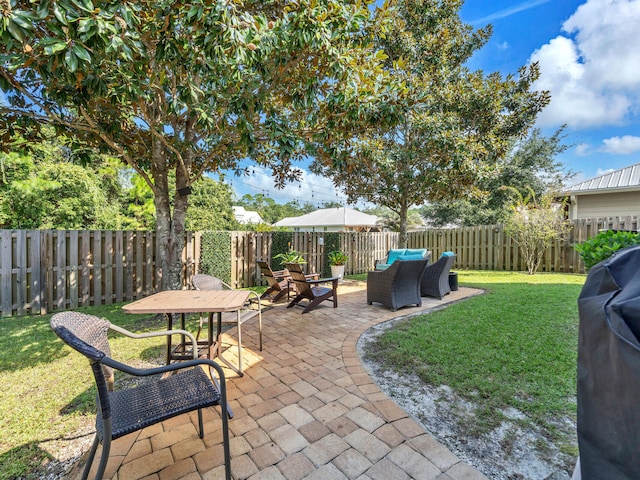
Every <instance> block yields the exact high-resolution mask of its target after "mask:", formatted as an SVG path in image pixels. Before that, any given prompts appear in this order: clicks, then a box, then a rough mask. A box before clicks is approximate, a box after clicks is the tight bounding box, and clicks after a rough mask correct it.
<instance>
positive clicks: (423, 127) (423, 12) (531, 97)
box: [315, 0, 548, 246]
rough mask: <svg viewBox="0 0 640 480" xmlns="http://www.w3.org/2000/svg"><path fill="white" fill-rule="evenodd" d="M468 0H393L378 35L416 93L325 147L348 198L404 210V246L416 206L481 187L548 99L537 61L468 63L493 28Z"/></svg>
mask: <svg viewBox="0 0 640 480" xmlns="http://www.w3.org/2000/svg"><path fill="white" fill-rule="evenodd" d="M461 4H462V1H461V0H439V1H425V0H398V2H397V3H396V4H395V6H394V8H392V9H391V12H392V19H393V22H392V30H391V31H387V32H386V33H385V34H381V35H378V36H377V37H376V43H377V46H378V48H379V49H380V51H381V52H383V53H384V56H385V57H386V60H385V65H384V68H385V70H386V71H387V72H388V73H389V74H391V75H393V77H394V78H396V79H398V80H401V81H402V82H403V85H404V87H405V89H406V90H405V92H406V94H407V95H408V97H409V98H410V99H411V101H410V102H408V103H407V108H406V111H405V112H404V115H403V116H399V117H395V118H396V119H397V122H395V123H394V124H393V125H392V126H389V124H379V125H378V127H377V128H374V129H372V130H370V131H368V132H367V133H366V134H364V135H359V136H356V137H355V138H354V140H353V142H352V143H351V145H349V146H348V148H343V149H341V150H338V149H330V150H327V149H326V148H324V146H320V147H319V148H318V153H317V155H318V158H319V159H320V160H321V161H320V162H319V163H318V165H316V168H315V170H316V171H317V172H323V173H325V174H329V175H331V176H333V179H334V182H335V184H336V185H337V186H340V187H342V188H343V189H344V191H345V193H347V194H348V195H349V197H350V198H351V200H356V199H364V200H366V201H369V202H373V203H375V204H377V205H382V206H385V207H387V208H389V209H391V210H392V211H394V212H395V213H397V214H398V215H399V218H400V239H399V242H400V245H401V246H406V242H407V235H406V231H407V228H406V223H407V222H406V220H407V212H408V211H409V208H410V207H411V206H413V205H422V204H423V203H425V202H427V201H436V200H439V201H446V200H447V199H455V198H458V197H460V196H462V195H464V194H467V193H468V192H470V191H473V190H474V189H476V188H477V187H476V182H477V181H478V179H481V178H485V177H487V176H489V175H491V174H492V170H493V168H492V166H493V165H494V164H495V162H496V161H497V160H498V159H499V158H501V157H502V156H503V155H504V154H505V153H506V152H507V151H508V147H509V146H510V145H511V142H512V139H513V138H514V137H518V136H521V135H524V134H526V132H527V129H528V128H529V127H530V126H531V125H532V124H533V122H534V121H535V117H536V114H537V113H538V112H539V111H540V110H541V109H542V108H543V106H544V105H546V103H547V102H548V95H547V93H545V92H535V91H532V90H531V86H532V83H533V82H534V81H535V80H536V78H537V77H538V68H537V66H536V65H531V66H529V67H523V68H522V69H520V71H519V73H518V75H516V76H512V75H509V76H506V77H504V78H503V77H502V76H501V75H500V74H499V73H491V74H488V75H486V74H484V73H483V72H482V71H470V70H468V69H467V68H466V67H465V63H466V62H467V60H468V59H469V58H470V57H471V55H472V54H473V53H474V52H475V51H477V50H478V49H479V48H481V47H482V46H483V45H484V44H485V43H486V42H487V40H488V38H489V37H490V34H491V29H490V28H489V27H487V28H483V29H479V30H474V29H473V28H471V27H470V26H468V25H465V24H464V23H462V22H461V20H460V18H459V10H460V7H461ZM384 21H388V18H385V19H384ZM381 31H384V30H381ZM327 157H330V158H332V159H333V163H329V162H328V161H327V160H326V158H327Z"/></svg>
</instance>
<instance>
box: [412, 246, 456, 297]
mask: <svg viewBox="0 0 640 480" xmlns="http://www.w3.org/2000/svg"><path fill="white" fill-rule="evenodd" d="M455 261H456V256H455V255H449V256H444V255H443V256H442V257H440V259H439V260H438V261H437V262H435V263H432V264H431V265H429V266H427V268H426V269H425V271H424V275H423V276H422V284H421V287H420V294H421V295H422V296H423V297H436V298H439V299H442V297H444V296H445V295H446V294H448V293H449V292H451V286H450V285H449V272H450V271H451V267H452V266H453V262H455Z"/></svg>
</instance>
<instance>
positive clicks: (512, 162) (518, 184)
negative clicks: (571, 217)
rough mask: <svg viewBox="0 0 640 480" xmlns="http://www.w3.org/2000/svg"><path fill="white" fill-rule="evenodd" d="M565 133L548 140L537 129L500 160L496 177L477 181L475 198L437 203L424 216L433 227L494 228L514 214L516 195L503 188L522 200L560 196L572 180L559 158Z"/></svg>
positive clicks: (423, 211) (428, 206) (472, 196)
mask: <svg viewBox="0 0 640 480" xmlns="http://www.w3.org/2000/svg"><path fill="white" fill-rule="evenodd" d="M563 130H564V127H563V128H560V129H558V130H557V131H556V132H555V133H554V134H553V135H551V136H550V137H545V136H544V135H543V134H542V132H541V131H540V130H539V129H534V130H533V131H532V132H531V134H530V135H529V136H528V137H527V138H526V139H523V140H521V141H516V142H514V145H513V147H512V149H511V151H510V153H509V154H508V155H507V156H506V157H505V158H504V159H500V160H498V162H497V163H496V171H495V174H494V175H491V176H489V177H484V178H480V179H479V180H478V182H477V185H476V186H477V188H478V193H477V194H476V195H472V194H469V195H465V196H464V197H463V198H459V199H453V200H447V201H435V202H433V203H432V204H430V205H427V206H424V207H422V208H421V213H422V215H423V216H424V217H425V218H426V219H427V220H428V222H429V223H430V224H431V225H434V226H444V225H449V224H454V225H462V226H472V225H492V224H496V223H503V222H505V221H506V219H507V218H508V217H509V215H510V213H511V206H512V203H513V195H512V192H510V191H509V190H506V189H504V188H503V187H511V188H515V189H516V190H518V191H519V192H520V194H521V195H522V196H526V195H528V194H529V192H533V194H534V195H535V197H537V198H540V197H542V196H544V195H552V194H553V193H558V192H560V191H561V189H562V187H563V186H564V185H565V184H566V183H567V181H568V180H569V179H570V178H571V177H572V176H573V173H572V172H565V171H564V169H563V165H562V163H561V162H559V161H558V160H557V158H556V157H557V156H558V155H559V154H561V153H562V152H564V151H565V150H566V149H567V148H568V146H567V145H565V144H563V143H562V140H563V138H564V135H563Z"/></svg>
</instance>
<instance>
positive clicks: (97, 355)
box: [51, 312, 231, 480]
mask: <svg viewBox="0 0 640 480" xmlns="http://www.w3.org/2000/svg"><path fill="white" fill-rule="evenodd" d="M51 328H52V329H53V331H54V332H55V333H56V335H57V336H58V337H59V338H60V339H61V340H62V341H63V342H65V343H66V344H67V345H69V346H70V347H71V348H73V349H74V350H76V351H78V352H80V353H81V354H83V355H84V356H86V357H87V358H88V359H89V363H90V364H91V369H92V371H93V376H94V379H95V382H96V386H97V388H98V395H97V405H98V412H97V418H96V436H95V439H94V441H93V445H92V446H91V451H90V453H89V458H88V459H87V463H86V465H85V467H84V471H83V474H82V478H83V480H84V479H86V478H87V477H88V476H89V472H90V470H91V465H92V463H93V460H94V457H95V454H96V451H97V449H98V444H100V443H102V455H101V457H100V463H99V465H98V467H97V470H96V475H95V478H96V479H101V478H102V476H103V475H104V471H105V468H106V466H107V461H108V460H109V452H110V449H111V441H112V440H115V439H116V438H119V437H122V436H124V435H127V434H129V433H132V432H135V431H137V430H141V429H143V428H145V427H148V426H150V425H154V424H156V423H158V422H162V421H163V420H167V419H169V418H172V417H175V416H177V415H180V414H182V413H186V412H191V411H193V410H197V411H198V427H199V435H200V438H203V437H204V429H203V421H202V409H203V408H205V407H209V406H212V405H221V408H222V413H221V418H222V437H223V438H222V440H223V449H224V464H225V479H226V480H230V479H231V459H230V450H229V425H228V417H230V416H231V412H230V410H229V409H228V406H227V394H226V387H225V379H224V373H223V371H222V369H221V368H220V366H218V364H216V363H215V362H213V361H212V360H208V359H197V358H194V360H189V361H186V362H181V363H173V364H171V365H165V366H162V367H157V368H149V369H138V368H134V367H131V366H129V365H126V364H124V363H120V362H118V361H116V360H114V359H113V358H111V350H110V347H109V342H108V339H107V333H108V331H109V330H114V331H117V332H119V333H122V334H125V335H127V336H130V337H132V338H144V337H152V336H161V335H162V336H165V335H172V334H173V335H175V334H179V335H185V336H187V337H189V338H190V339H191V341H192V344H193V347H194V357H196V356H197V345H196V340H195V337H194V336H193V335H192V334H190V333H189V332H187V331H184V330H171V331H167V332H151V333H144V334H134V333H131V332H129V331H127V330H125V329H123V328H121V327H118V326H117V325H113V324H111V323H110V322H109V321H108V320H105V319H104V318H98V317H94V316H92V315H86V314H83V313H77V312H61V313H57V314H55V315H53V316H52V317H51ZM207 366H208V367H209V368H210V371H211V369H213V370H215V372H216V374H217V375H218V378H219V382H217V381H216V380H215V377H214V376H213V375H212V376H211V378H209V376H208V375H207V373H206V372H205V370H204V369H203V367H207ZM114 369H115V370H120V371H122V372H125V373H127V374H130V375H134V376H138V377H149V376H152V375H153V376H154V377H153V378H150V379H148V380H147V381H145V382H141V383H140V385H138V386H134V387H131V388H126V389H122V390H116V391H112V390H113V370H114ZM168 372H172V373H173V372H175V373H173V374H172V375H162V374H165V373H168ZM212 379H213V381H212Z"/></svg>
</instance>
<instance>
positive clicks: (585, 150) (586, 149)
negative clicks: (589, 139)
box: [576, 143, 591, 157]
mask: <svg viewBox="0 0 640 480" xmlns="http://www.w3.org/2000/svg"><path fill="white" fill-rule="evenodd" d="M576 155H577V156H579V157H586V156H588V155H591V146H590V145H589V144H588V143H581V144H580V145H576Z"/></svg>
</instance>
